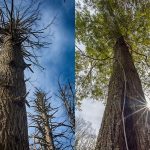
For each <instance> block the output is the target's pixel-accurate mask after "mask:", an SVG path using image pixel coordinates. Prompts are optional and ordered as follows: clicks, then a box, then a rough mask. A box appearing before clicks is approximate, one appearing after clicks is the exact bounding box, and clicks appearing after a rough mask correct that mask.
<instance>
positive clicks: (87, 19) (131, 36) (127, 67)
mask: <svg viewBox="0 0 150 150" xmlns="http://www.w3.org/2000/svg"><path fill="white" fill-rule="evenodd" d="M149 5H150V2H149V1H144V0H143V1H137V0H135V1H130V0H125V1H122V0H117V1H115V0H104V1H102V0H101V1H91V0H88V1H85V3H84V6H83V4H79V7H78V10H77V13H76V19H77V21H76V27H77V34H76V35H77V41H78V42H82V44H84V45H85V51H81V50H80V49H79V48H78V47H77V49H79V51H77V53H76V58H77V60H78V61H77V64H76V68H77V69H76V70H77V86H78V87H79V91H78V93H77V95H78V97H79V98H80V99H81V98H85V97H87V96H89V97H92V98H97V99H99V98H100V96H101V95H102V96H103V95H104V94H105V93H104V92H106V90H107V86H106V85H108V96H107V101H105V102H106V109H105V113H104V117H103V121H102V126H101V129H100V132H99V136H98V139H97V146H96V149H97V150H113V149H119V150H129V149H137V150H145V149H147V148H149V147H150V140H149V139H150V135H149V134H148V127H149V125H150V120H149V118H148V115H149V110H148V108H147V106H146V105H147V102H146V100H145V97H144V93H143V90H142V85H141V81H143V83H145V84H143V86H144V91H145V93H146V92H147V91H148V90H149V89H148V88H147V87H148V86H149V84H148V82H147V81H148V80H149V78H148V75H149V74H150V72H149V63H150V59H149V57H148V56H149V50H148V47H149V29H150V17H149ZM91 8H92V10H93V11H92V12H91V11H90V10H91ZM82 57H84V58H86V59H83V58H82ZM81 58H82V59H81ZM85 62H86V63H85ZM134 64H135V65H136V67H135V66H134ZM137 70H138V71H139V75H140V77H141V80H140V78H139V75H138V73H137ZM108 78H110V81H109V84H108ZM145 87H146V88H145ZM77 89H78V88H77ZM104 98H106V97H101V99H104Z"/></svg>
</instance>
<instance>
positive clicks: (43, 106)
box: [29, 90, 57, 150]
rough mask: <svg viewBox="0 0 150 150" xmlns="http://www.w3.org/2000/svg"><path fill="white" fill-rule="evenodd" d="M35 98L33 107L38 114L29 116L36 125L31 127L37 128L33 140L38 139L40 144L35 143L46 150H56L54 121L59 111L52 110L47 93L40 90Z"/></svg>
mask: <svg viewBox="0 0 150 150" xmlns="http://www.w3.org/2000/svg"><path fill="white" fill-rule="evenodd" d="M35 96H36V98H35V100H34V102H33V103H34V104H33V106H32V107H33V108H34V111H35V112H36V114H31V113H30V115H29V117H30V118H31V119H32V121H33V125H34V126H33V125H31V127H34V128H36V133H35V135H34V136H33V137H32V138H34V139H36V140H37V141H38V142H35V143H36V144H37V145H41V147H43V148H44V149H45V150H55V145H54V135H53V128H54V127H53V124H52V119H53V118H54V114H55V113H56V112H57V109H54V108H52V106H51V104H50V103H49V102H48V101H49V98H47V95H46V93H44V92H42V91H40V90H38V91H36V93H35ZM55 128H56V126H55ZM35 143H34V144H35ZM36 144H35V145H36Z"/></svg>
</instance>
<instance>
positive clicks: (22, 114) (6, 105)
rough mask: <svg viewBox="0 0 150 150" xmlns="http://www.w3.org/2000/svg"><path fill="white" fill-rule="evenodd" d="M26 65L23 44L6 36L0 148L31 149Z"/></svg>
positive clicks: (0, 55) (0, 59)
mask: <svg viewBox="0 0 150 150" xmlns="http://www.w3.org/2000/svg"><path fill="white" fill-rule="evenodd" d="M25 66H26V64H25V62H24V60H23V55H22V52H21V45H20V44H16V43H15V42H14V40H13V39H12V38H11V36H6V37H5V38H4V43H3V44H2V47H1V50H0V150H29V143H28V127H27V115H26V107H25V98H26V86H25V81H24V69H25Z"/></svg>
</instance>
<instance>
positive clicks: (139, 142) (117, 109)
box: [96, 37, 150, 150]
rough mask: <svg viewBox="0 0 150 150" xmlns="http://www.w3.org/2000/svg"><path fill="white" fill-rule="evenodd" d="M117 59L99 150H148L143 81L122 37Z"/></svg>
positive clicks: (116, 55) (148, 120) (149, 121)
mask: <svg viewBox="0 0 150 150" xmlns="http://www.w3.org/2000/svg"><path fill="white" fill-rule="evenodd" d="M114 58H115V60H114V64H113V72H112V76H111V79H110V83H109V91H108V100H107V104H106V109H105V112H104V116H103V121H102V125H101V129H100V132H99V135H98V139H97V145H96V150H148V149H149V148H150V133H149V132H148V125H150V119H148V116H147V115H148V114H149V112H148V111H149V110H148V109H147V108H146V107H145V106H146V101H145V98H144V93H143V90H142V86H141V81H140V78H139V76H138V73H137V71H136V68H135V66H134V64H133V60H132V57H131V54H130V52H129V48H128V46H127V44H126V42H125V40H124V38H123V37H120V38H118V39H117V42H116V44H115V47H114ZM131 114H132V115H131Z"/></svg>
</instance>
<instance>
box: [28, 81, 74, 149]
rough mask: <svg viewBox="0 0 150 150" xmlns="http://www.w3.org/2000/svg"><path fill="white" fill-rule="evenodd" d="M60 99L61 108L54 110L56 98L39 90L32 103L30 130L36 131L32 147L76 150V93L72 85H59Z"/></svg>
mask: <svg viewBox="0 0 150 150" xmlns="http://www.w3.org/2000/svg"><path fill="white" fill-rule="evenodd" d="M58 93H59V94H58V95H57V97H56V98H57V99H58V97H59V98H60V100H61V103H60V102H59V104H60V106H59V107H58V104H57V108H54V106H53V105H54V98H51V97H48V95H47V94H46V93H45V92H43V91H41V90H37V91H36V92H35V99H34V101H33V102H32V104H31V105H32V106H31V107H33V110H34V113H29V118H30V120H31V121H30V126H29V127H30V128H32V130H33V129H34V130H35V131H34V132H32V133H31V134H30V139H31V140H32V142H31V144H30V146H31V147H33V148H34V147H37V148H39V147H41V149H46V150H65V149H67V150H71V149H74V134H75V129H74V128H75V123H74V120H75V114H74V101H73V99H74V92H73V88H72V85H71V83H69V84H67V85H66V84H65V85H61V84H60V83H59V90H58Z"/></svg>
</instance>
